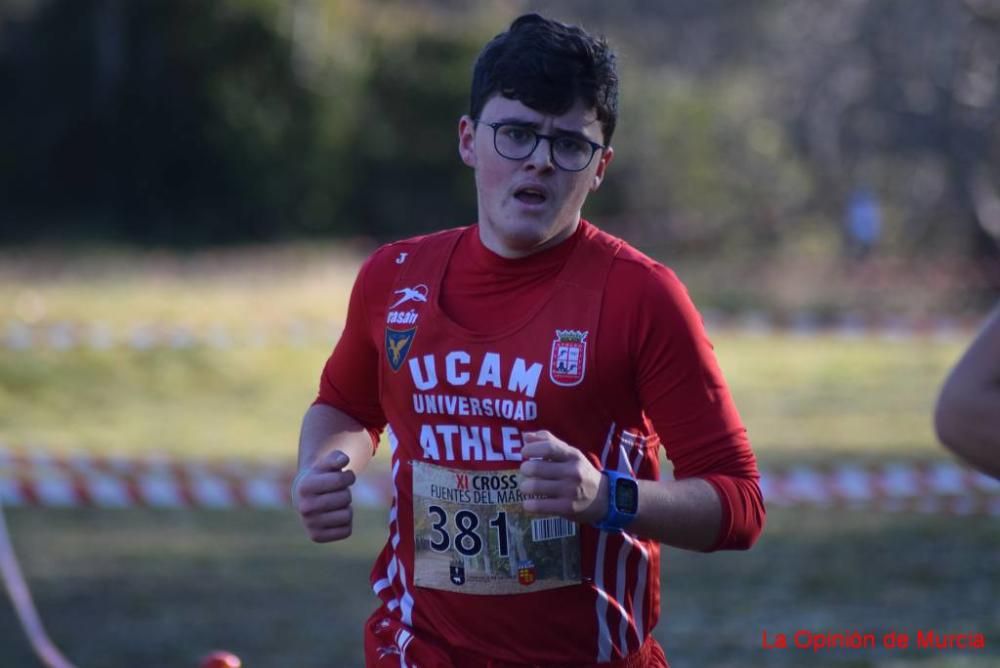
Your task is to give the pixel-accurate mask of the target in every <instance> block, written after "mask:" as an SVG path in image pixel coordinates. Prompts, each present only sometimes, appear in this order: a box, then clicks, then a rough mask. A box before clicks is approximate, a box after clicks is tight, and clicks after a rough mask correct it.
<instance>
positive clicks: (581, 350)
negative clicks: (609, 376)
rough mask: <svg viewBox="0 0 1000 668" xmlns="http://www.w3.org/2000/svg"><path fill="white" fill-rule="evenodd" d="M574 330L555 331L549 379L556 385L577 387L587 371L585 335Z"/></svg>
mask: <svg viewBox="0 0 1000 668" xmlns="http://www.w3.org/2000/svg"><path fill="white" fill-rule="evenodd" d="M589 333H590V332H588V331H583V332H581V331H580V330H576V329H557V330H556V338H555V340H554V341H553V342H552V357H550V358H549V378H551V379H552V382H553V383H555V384H556V385H562V386H563V387H571V386H573V385H579V384H580V381H582V380H583V374H584V372H585V371H586V370H587V334H589Z"/></svg>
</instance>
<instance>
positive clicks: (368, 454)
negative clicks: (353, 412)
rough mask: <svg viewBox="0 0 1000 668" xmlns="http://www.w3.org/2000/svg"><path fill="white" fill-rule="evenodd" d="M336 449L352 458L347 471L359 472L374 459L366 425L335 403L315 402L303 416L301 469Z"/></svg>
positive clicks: (300, 439)
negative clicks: (333, 404) (331, 404)
mask: <svg viewBox="0 0 1000 668" xmlns="http://www.w3.org/2000/svg"><path fill="white" fill-rule="evenodd" d="M333 450H340V451H341V452H343V453H344V454H346V455H347V456H348V458H350V463H349V464H348V465H347V466H346V467H344V468H345V470H349V471H354V472H355V473H356V474H359V473H361V472H362V471H363V470H364V469H365V467H366V466H367V465H368V462H369V461H370V460H371V458H372V454H373V453H372V440H371V437H370V436H369V435H368V431H367V430H366V429H365V428H364V426H362V425H361V423H360V422H358V421H357V420H355V419H354V418H352V417H351V416H350V415H347V414H346V413H344V412H343V411H340V410H337V409H336V408H333V407H332V406H327V405H325V404H314V405H312V406H310V407H309V410H307V411H306V414H305V416H304V417H303V418H302V431H301V434H300V435H299V470H300V471H301V470H303V469H306V468H308V467H310V466H312V464H313V462H315V461H316V460H317V459H319V458H320V457H322V456H323V455H325V454H327V453H329V452H331V451H333Z"/></svg>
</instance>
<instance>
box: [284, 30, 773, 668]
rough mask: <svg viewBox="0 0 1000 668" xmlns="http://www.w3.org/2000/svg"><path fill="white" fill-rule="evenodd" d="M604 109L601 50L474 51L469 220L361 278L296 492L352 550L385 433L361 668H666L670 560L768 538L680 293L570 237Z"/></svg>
mask: <svg viewBox="0 0 1000 668" xmlns="http://www.w3.org/2000/svg"><path fill="white" fill-rule="evenodd" d="M617 99H618V76H617V72H616V67H615V57H614V54H613V52H612V51H611V49H610V48H609V46H608V44H607V42H606V41H605V40H604V39H603V38H596V37H594V36H592V35H590V34H588V33H587V32H585V31H584V30H582V29H580V28H578V27H575V26H568V25H564V24H562V23H559V22H555V21H551V20H548V19H545V18H543V17H541V16H538V15H535V14H529V15H525V16H522V17H520V18H518V19H516V20H515V21H514V22H513V23H512V24H511V26H510V28H509V29H508V30H507V31H506V32H504V33H501V34H499V35H497V36H496V37H495V38H494V39H493V40H491V41H490V42H489V43H488V44H487V45H486V46H485V47H484V49H483V51H482V52H481V53H480V55H479V57H478V59H477V61H476V64H475V68H474V72H473V82H472V91H471V104H470V110H469V114H468V115H465V116H462V118H461V119H460V120H459V124H458V149H459V154H460V157H461V159H462V160H463V162H464V163H465V164H466V165H468V166H469V167H471V168H472V169H473V170H474V174H475V184H476V191H477V195H478V199H477V201H478V222H477V224H475V225H471V226H467V227H460V228H455V229H449V230H446V231H443V232H439V233H435V234H430V235H427V236H422V237H417V238H412V239H407V240H404V241H399V242H396V243H392V244H389V245H386V246H383V247H382V248H380V249H379V250H377V251H376V252H375V253H374V254H373V255H372V256H371V257H370V258H369V259H368V260H367V261H366V262H365V264H364V265H363V267H362V269H361V270H360V272H359V275H358V278H357V280H356V283H355V285H354V288H353V292H352V295H351V300H350V305H349V310H348V314H347V321H346V326H345V330H344V332H343V334H342V336H341V339H340V341H339V342H338V343H337V345H336V347H335V349H334V351H333V353H332V355H331V356H330V358H329V360H328V361H327V363H326V365H325V368H324V370H323V373H322V376H321V381H320V390H319V396H318V398H317V399H316V401H315V403H314V404H313V405H312V406H311V407H310V408H309V410H308V411H307V412H306V415H305V418H304V420H303V424H302V432H301V438H300V444H299V473H298V475H297V476H296V479H295V482H294V484H293V486H292V496H293V502H294V504H295V506H296V508H297V510H298V512H299V514H300V515H301V518H302V520H303V522H304V524H305V526H306V529H307V532H308V534H309V536H310V537H311V538H312V540H314V541H317V542H331V541H338V540H343V539H345V538H347V537H349V536H350V535H351V531H352V522H353V513H352V509H351V485H352V484H353V483H354V482H355V480H356V476H357V475H360V474H361V473H362V472H363V470H364V469H365V467H366V465H367V464H368V462H369V460H370V459H371V458H372V456H373V453H374V450H375V448H376V447H377V445H378V443H379V438H380V434H381V432H382V430H383V429H384V428H386V426H388V429H387V431H386V433H387V441H388V444H389V447H390V448H391V462H392V464H391V475H392V483H393V491H394V499H393V504H392V508H391V512H390V517H389V527H388V528H389V537H388V540H387V542H386V544H385V547H384V548H383V550H382V552H381V554H380V556H379V557H378V559H377V561H376V563H375V565H374V567H373V569H372V576H371V582H372V586H373V589H374V591H375V594H376V595H377V596H378V598H379V599H380V607H379V608H378V609H377V610H376V611H375V613H374V614H373V615H372V616H371V617H370V618H369V620H368V622H367V624H366V627H365V639H364V644H365V655H366V663H367V665H368V666H409V665H419V666H421V667H422V668H425V667H431V666H461V667H462V668H476V667H484V668H485V667H486V666H492V667H494V668H502V667H505V666H508V667H515V666H535V665H546V666H552V665H555V666H575V667H586V666H617V667H624V666H630V667H638V666H643V667H646V666H654V667H660V666H666V665H667V662H666V659H665V657H664V654H663V650H662V649H661V647H660V646H659V644H658V643H657V642H656V641H655V639H654V638H653V637H652V635H651V632H652V630H653V628H654V626H655V625H656V623H657V621H658V617H659V599H660V582H659V572H660V564H659V554H660V544H661V543H662V544H666V545H672V546H676V547H680V548H685V549H689V550H698V551H705V552H708V551H713V550H721V549H747V548H749V547H750V546H751V545H752V544H753V543H754V542H755V540H756V539H757V536H758V535H759V533H760V531H761V529H762V527H763V523H764V516H765V510H764V506H763V501H762V497H761V491H760V488H759V485H758V471H757V464H756V460H755V458H754V454H753V452H752V451H751V448H750V443H749V441H748V439H747V436H746V430H745V429H744V427H743V424H742V422H741V420H740V417H739V415H738V413H737V411H736V408H735V407H734V405H733V401H732V398H731V396H730V393H729V390H728V388H727V386H726V383H725V381H724V379H723V377H722V374H721V373H720V371H719V367H718V364H717V362H716V359H715V356H714V353H713V351H712V346H711V343H710V342H709V340H708V338H707V336H706V334H705V332H704V329H703V325H702V322H701V318H700V317H699V314H698V312H697V311H696V310H695V308H694V306H693V304H692V303H691V301H690V298H689V297H688V295H687V292H686V290H685V288H684V286H683V285H682V284H681V282H680V281H679V280H678V278H677V277H676V276H675V275H674V274H673V272H671V271H670V270H669V269H667V268H666V267H664V266H663V265H661V264H659V263H657V262H655V261H653V260H651V259H650V258H648V257H646V256H645V255H643V254H642V253H640V252H639V251H637V250H635V249H634V248H632V247H630V246H629V245H628V244H627V243H625V242H624V241H622V240H620V239H617V238H614V237H612V236H610V235H608V234H606V233H604V232H602V231H600V230H599V229H598V228H597V227H595V226H594V225H592V224H591V223H589V222H588V221H586V220H583V219H582V218H581V209H582V207H583V205H584V202H585V200H586V198H587V196H588V195H589V194H590V193H592V192H594V191H596V190H597V189H598V187H599V186H600V185H601V183H602V181H603V179H604V178H605V176H606V174H607V170H608V167H609V165H610V164H611V162H612V158H613V156H614V151H613V149H612V148H611V138H612V134H613V132H614V129H615V123H616V120H617ZM414 132H419V128H414ZM385 185H386V187H391V186H392V184H391V183H388V184H385ZM661 445H662V449H663V451H664V452H665V454H666V456H667V457H668V458H669V459H670V461H671V462H672V464H673V469H674V477H673V479H669V480H664V479H661V477H660V464H659V455H660V450H661ZM706 640H707V639H706Z"/></svg>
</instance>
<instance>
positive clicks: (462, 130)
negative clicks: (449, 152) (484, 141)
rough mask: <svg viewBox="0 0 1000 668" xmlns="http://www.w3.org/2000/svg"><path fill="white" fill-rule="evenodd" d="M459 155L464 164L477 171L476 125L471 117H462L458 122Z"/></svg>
mask: <svg viewBox="0 0 1000 668" xmlns="http://www.w3.org/2000/svg"><path fill="white" fill-rule="evenodd" d="M458 154H459V155H460V156H462V162H464V163H465V164H467V165H468V166H469V167H472V168H473V169H475V167H476V123H475V121H473V120H472V118H470V117H469V116H462V118H460V119H459V121H458Z"/></svg>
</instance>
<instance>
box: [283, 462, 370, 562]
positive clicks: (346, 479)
mask: <svg viewBox="0 0 1000 668" xmlns="http://www.w3.org/2000/svg"><path fill="white" fill-rule="evenodd" d="M348 461H350V460H349V459H348V457H347V455H345V454H344V453H343V452H341V451H339V450H334V451H333V452H330V453H327V454H326V455H324V456H323V457H321V458H320V459H318V460H316V462H314V463H313V465H312V466H311V467H310V468H309V469H308V472H307V473H305V474H303V475H302V476H301V478H299V479H298V482H297V484H296V485H295V487H294V488H293V489H292V502H293V504H294V505H295V509H296V510H297V511H298V512H299V516H300V517H301V518H302V523H303V524H305V526H306V532H307V533H308V534H309V537H310V538H311V539H312V540H313V541H315V542H317V543H329V542H332V541H335V540H343V539H344V538H347V537H348V536H350V535H351V522H352V520H353V512H352V510H351V489H350V487H351V485H353V484H354V481H355V477H354V472H353V471H345V470H343V469H344V467H345V466H347V463H348Z"/></svg>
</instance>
